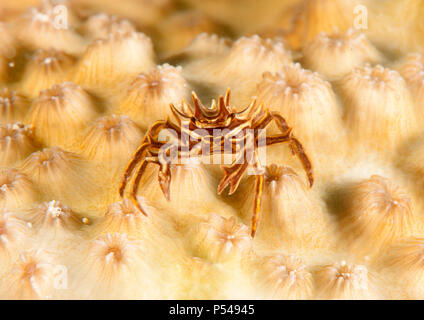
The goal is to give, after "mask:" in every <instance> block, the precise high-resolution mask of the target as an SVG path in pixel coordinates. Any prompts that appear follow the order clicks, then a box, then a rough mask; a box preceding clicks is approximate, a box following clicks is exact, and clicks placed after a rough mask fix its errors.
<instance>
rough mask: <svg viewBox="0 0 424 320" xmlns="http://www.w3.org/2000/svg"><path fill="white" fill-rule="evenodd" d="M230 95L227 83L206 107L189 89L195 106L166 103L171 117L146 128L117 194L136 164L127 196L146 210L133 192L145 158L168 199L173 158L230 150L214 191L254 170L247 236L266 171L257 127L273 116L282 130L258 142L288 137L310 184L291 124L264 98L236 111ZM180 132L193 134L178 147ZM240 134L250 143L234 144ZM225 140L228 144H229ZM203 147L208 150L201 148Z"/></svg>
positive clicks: (253, 228)
mask: <svg viewBox="0 0 424 320" xmlns="http://www.w3.org/2000/svg"><path fill="white" fill-rule="evenodd" d="M230 95H231V93H230V89H227V92H226V94H225V96H222V95H221V96H220V97H219V98H218V103H217V102H216V101H215V100H212V104H211V107H210V108H207V107H205V106H204V105H203V104H202V102H201V101H200V100H199V98H198V97H197V95H196V93H195V92H192V100H193V105H194V108H193V107H192V106H190V105H188V104H186V103H185V102H184V101H183V102H182V103H181V108H180V109H181V110H179V109H177V108H176V107H175V106H174V105H173V104H170V108H171V111H172V114H173V116H174V117H175V120H176V121H171V120H170V118H169V117H168V118H167V119H166V120H163V121H157V122H156V123H154V124H153V125H151V127H150V128H149V129H148V131H147V133H146V135H145V136H144V138H143V140H142V142H141V145H140V147H139V148H138V149H137V150H136V151H135V153H134V155H133V157H132V158H131V160H130V162H129V163H128V165H127V167H126V169H125V172H124V174H123V178H122V181H121V184H120V186H119V195H120V197H121V198H124V193H125V189H126V186H127V185H128V184H129V181H130V180H131V177H132V176H133V173H134V171H135V169H136V168H137V166H138V170H137V172H136V175H135V178H134V179H133V181H132V190H131V192H130V198H131V200H132V201H133V202H134V204H135V206H136V207H137V208H138V210H140V211H141V213H143V214H144V215H146V216H147V213H146V212H145V211H144V210H143V208H142V207H141V205H140V204H139V202H138V200H137V198H136V195H137V192H138V187H139V184H140V180H141V177H142V175H143V173H144V172H145V170H146V167H147V166H148V164H150V163H152V164H156V165H158V166H159V171H158V181H159V185H160V188H161V190H162V192H163V194H164V196H165V198H166V199H167V200H168V201H169V200H170V183H171V170H170V168H171V165H172V163H175V161H176V160H179V161H180V160H181V159H184V158H187V157H193V156H194V157H201V156H209V157H211V156H213V155H215V154H217V155H222V154H228V153H232V154H233V155H234V156H235V157H234V160H232V162H231V163H230V164H228V165H221V168H222V170H223V171H224V177H223V178H222V180H221V181H220V182H219V184H218V188H217V193H218V194H221V193H222V192H223V191H224V190H225V189H226V188H227V187H229V195H231V194H233V193H234V192H235V191H236V190H237V188H238V186H239V184H240V181H241V180H242V178H243V176H244V175H245V173H246V172H247V170H248V169H249V168H250V169H253V172H254V173H253V174H254V175H255V198H254V207H253V215H252V222H251V236H252V237H254V236H255V233H256V229H257V226H258V222H259V216H260V211H261V197H262V192H263V184H264V174H265V173H264V172H265V170H264V168H263V166H262V164H261V163H260V159H259V155H258V147H261V146H260V145H259V144H260V143H259V140H260V136H259V131H260V130H266V127H267V126H268V125H269V124H270V123H271V122H272V121H274V122H275V124H276V125H277V128H278V130H279V131H281V133H280V134H276V135H270V136H266V137H265V143H263V145H262V146H269V145H274V144H279V143H288V144H289V146H290V149H291V151H292V154H293V155H297V156H298V158H299V160H300V162H301V163H302V166H303V169H304V170H305V173H306V175H307V178H308V182H309V186H310V187H312V185H313V182H314V178H313V172H312V164H311V161H310V160H309V158H308V156H307V154H306V152H305V150H304V148H303V146H302V144H301V143H300V142H299V140H297V139H296V138H295V137H294V135H293V133H292V128H290V127H289V126H288V125H287V122H286V120H285V119H284V118H283V117H282V116H281V115H280V114H278V113H277V112H270V111H269V110H268V109H267V108H265V107H264V106H263V104H257V101H256V99H253V101H252V102H251V103H250V105H249V106H248V107H247V108H246V109H244V110H243V111H240V112H236V111H234V110H233V108H232V107H231V106H230ZM162 130H166V131H167V132H169V134H168V136H169V137H168V138H169V139H168V140H172V141H173V142H172V143H170V142H169V141H168V142H166V141H162V140H163V137H161V131H162ZM217 130H218V132H220V134H218V136H217V135H216V132H217ZM219 130H220V131H219ZM184 136H185V137H186V138H187V137H188V138H190V140H192V141H188V142H187V141H186V143H185V150H183V148H182V147H179V144H180V145H181V142H182V140H183V137H184ZM186 140H187V139H186ZM199 140H200V142H201V143H202V144H203V146H205V145H206V146H207V148H199V143H197V142H198V141H199ZM242 140H244V141H247V140H249V141H250V143H247V144H243V145H242V148H237V146H238V144H239V143H240V141H242ZM228 145H230V147H229V148H228ZM205 149H206V150H207V151H206V152H207V153H209V154H203V152H205ZM243 157H244V158H243ZM178 163H181V162H178Z"/></svg>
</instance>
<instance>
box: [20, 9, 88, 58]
mask: <svg viewBox="0 0 424 320" xmlns="http://www.w3.org/2000/svg"><path fill="white" fill-rule="evenodd" d="M62 8H63V9H62V15H60V12H59V11H58V12H56V11H55V10H50V9H49V8H31V9H29V10H28V11H27V12H25V13H23V14H22V16H21V17H20V18H19V19H18V20H17V21H16V23H15V24H14V29H15V30H14V31H15V33H16V35H17V37H18V39H19V41H20V42H21V43H22V44H23V45H24V46H26V47H28V48H29V49H49V48H53V49H56V50H59V51H63V52H66V53H68V54H73V55H78V54H81V53H82V52H83V51H84V48H85V46H86V43H85V40H84V38H83V37H82V36H81V35H79V34H78V33H77V32H76V31H75V30H74V28H73V27H72V25H70V24H71V23H72V21H70V20H69V19H68V18H69V17H70V11H71V10H70V8H69V7H67V8H66V11H65V8H64V7H62Z"/></svg>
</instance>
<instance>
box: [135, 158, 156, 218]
mask: <svg viewBox="0 0 424 320" xmlns="http://www.w3.org/2000/svg"><path fill="white" fill-rule="evenodd" d="M152 163H155V162H152ZM148 164H149V163H148V161H147V160H146V159H144V160H143V162H142V163H141V165H140V168H139V169H138V171H137V175H136V176H135V179H134V182H133V188H132V191H131V195H130V197H131V200H132V202H133V203H134V205H135V206H136V208H137V209H138V210H140V212H141V213H142V214H144V215H145V216H147V213H146V212H145V211H144V210H143V208H141V206H140V203H139V202H138V200H137V191H138V187H139V184H140V180H141V177H142V176H143V173H144V171H145V170H146V167H147V165H148Z"/></svg>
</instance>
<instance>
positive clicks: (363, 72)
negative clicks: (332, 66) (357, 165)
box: [339, 65, 422, 154]
mask: <svg viewBox="0 0 424 320" xmlns="http://www.w3.org/2000/svg"><path fill="white" fill-rule="evenodd" d="M339 89H340V94H341V96H342V100H343V102H344V106H345V115H344V121H345V123H346V125H347V127H348V130H349V131H350V140H351V143H352V144H354V145H355V144H356V145H357V146H358V144H359V145H360V146H362V147H363V148H365V150H375V151H383V152H386V153H389V154H390V153H392V152H393V151H395V149H396V148H397V147H399V146H400V144H401V143H402V142H406V141H407V139H409V138H413V137H414V136H415V135H416V134H417V132H418V130H419V129H418V123H419V121H420V119H421V114H422V112H420V111H419V110H417V108H416V107H415V105H414V103H413V100H412V98H411V96H410V92H409V90H408V88H407V85H406V82H405V80H404V79H403V78H402V77H401V75H400V74H399V73H398V72H396V71H393V70H390V69H387V68H384V67H382V66H380V65H378V66H376V67H371V66H365V67H360V68H356V69H354V70H353V71H352V72H351V73H349V74H348V75H347V76H345V77H344V78H343V80H342V81H341V83H340V87H339Z"/></svg>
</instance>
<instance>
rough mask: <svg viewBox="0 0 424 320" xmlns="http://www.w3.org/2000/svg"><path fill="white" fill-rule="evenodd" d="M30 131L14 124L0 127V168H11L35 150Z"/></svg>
mask: <svg viewBox="0 0 424 320" xmlns="http://www.w3.org/2000/svg"><path fill="white" fill-rule="evenodd" d="M37 147H38V145H37V143H36V141H35V140H34V137H33V134H32V129H31V127H30V126H26V125H24V124H22V123H19V122H16V123H11V124H7V125H0V166H11V165H14V164H16V163H18V162H19V161H21V160H23V159H25V158H26V157H27V156H28V155H29V154H30V153H32V152H34V151H35V150H36V149H37Z"/></svg>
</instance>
